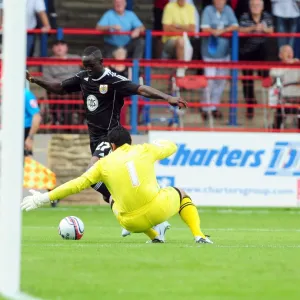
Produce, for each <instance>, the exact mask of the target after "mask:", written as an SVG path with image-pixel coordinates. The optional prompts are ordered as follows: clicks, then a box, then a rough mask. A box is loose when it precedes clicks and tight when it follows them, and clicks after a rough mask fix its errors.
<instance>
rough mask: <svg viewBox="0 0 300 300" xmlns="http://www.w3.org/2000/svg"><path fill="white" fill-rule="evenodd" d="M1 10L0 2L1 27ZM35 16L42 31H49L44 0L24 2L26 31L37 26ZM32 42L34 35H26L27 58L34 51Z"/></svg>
mask: <svg viewBox="0 0 300 300" xmlns="http://www.w3.org/2000/svg"><path fill="white" fill-rule="evenodd" d="M2 9H3V1H2V0H1V1H0V10H1V11H0V16H1V18H0V22H1V23H0V25H1V26H2ZM36 15H38V17H39V18H40V20H41V23H42V25H43V26H42V28H41V29H42V31H43V32H48V31H49V30H50V29H51V26H50V23H49V20H48V16H47V13H46V6H45V2H44V0H26V26H27V30H29V29H35V28H36V26H37V19H36ZM34 42H35V35H34V34H28V35H27V56H32V54H33V50H34Z"/></svg>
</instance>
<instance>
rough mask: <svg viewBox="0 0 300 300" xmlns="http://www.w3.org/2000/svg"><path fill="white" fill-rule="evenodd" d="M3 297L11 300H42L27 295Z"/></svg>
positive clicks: (19, 294) (18, 294)
mask: <svg viewBox="0 0 300 300" xmlns="http://www.w3.org/2000/svg"><path fill="white" fill-rule="evenodd" d="M3 296H4V297H5V298H7V299H9V300H42V298H36V297H34V296H31V295H29V294H25V293H17V294H15V295H3Z"/></svg>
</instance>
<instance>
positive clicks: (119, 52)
mask: <svg viewBox="0 0 300 300" xmlns="http://www.w3.org/2000/svg"><path fill="white" fill-rule="evenodd" d="M126 57H127V52H126V49H124V48H118V49H116V50H115V51H114V52H113V58H114V59H115V60H124V59H126ZM110 70H111V71H113V72H116V73H118V74H120V75H122V76H124V77H127V78H128V79H129V80H132V74H131V73H132V72H131V69H129V68H128V67H126V66H125V65H123V64H120V63H118V64H117V63H115V64H113V65H111V66H110Z"/></svg>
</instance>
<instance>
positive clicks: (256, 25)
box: [239, 0, 274, 119]
mask: <svg viewBox="0 0 300 300" xmlns="http://www.w3.org/2000/svg"><path fill="white" fill-rule="evenodd" d="M249 8H250V12H248V13H244V14H243V15H242V17H241V19H240V27H239V31H240V32H244V33H273V32H274V28H273V20H272V16H271V15H270V14H268V13H267V12H265V11H263V10H264V2H263V0H250V2H249ZM267 54H268V53H267V49H266V38H264V37H249V38H241V39H240V60H245V61H265V60H266V58H267ZM253 74H254V71H253V70H243V75H244V76H253ZM258 74H259V76H263V77H268V71H266V70H265V71H260V70H258ZM243 93H244V98H245V101H246V103H247V104H255V103H257V102H256V99H255V94H254V81H253V80H252V79H247V80H243ZM246 117H247V118H248V119H252V118H253V117H254V108H253V107H248V108H247V113H246Z"/></svg>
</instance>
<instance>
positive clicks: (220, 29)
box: [201, 0, 238, 120]
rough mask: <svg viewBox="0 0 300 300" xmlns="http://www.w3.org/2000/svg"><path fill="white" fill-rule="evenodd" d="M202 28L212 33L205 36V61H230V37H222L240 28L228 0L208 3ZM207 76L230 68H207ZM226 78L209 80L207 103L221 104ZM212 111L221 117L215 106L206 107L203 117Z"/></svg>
mask: <svg viewBox="0 0 300 300" xmlns="http://www.w3.org/2000/svg"><path fill="white" fill-rule="evenodd" d="M201 29H202V31H204V32H208V33H210V34H211V36H210V37H208V38H203V40H202V46H201V52H202V57H203V60H204V61H207V62H221V61H223V62H224V61H230V53H229V50H230V38H224V37H221V35H222V34H223V33H227V32H232V31H234V30H237V29H238V21H237V19H236V17H235V15H234V12H233V10H232V8H231V7H230V6H228V5H226V0H213V5H208V6H206V8H205V9H204V11H203V13H202V23H201ZM205 75H206V76H226V75H228V70H226V69H224V68H222V69H221V68H215V67H212V68H205ZM225 85H226V80H215V79H210V80H208V86H207V88H206V91H205V103H212V104H219V103H220V101H221V97H222V94H223V91H224V89H225ZM208 112H211V113H212V115H213V117H214V118H217V119H221V118H222V114H221V112H220V111H219V110H218V109H217V108H216V107H215V106H209V107H204V108H203V110H202V117H203V119H204V120H206V119H207V117H208Z"/></svg>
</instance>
